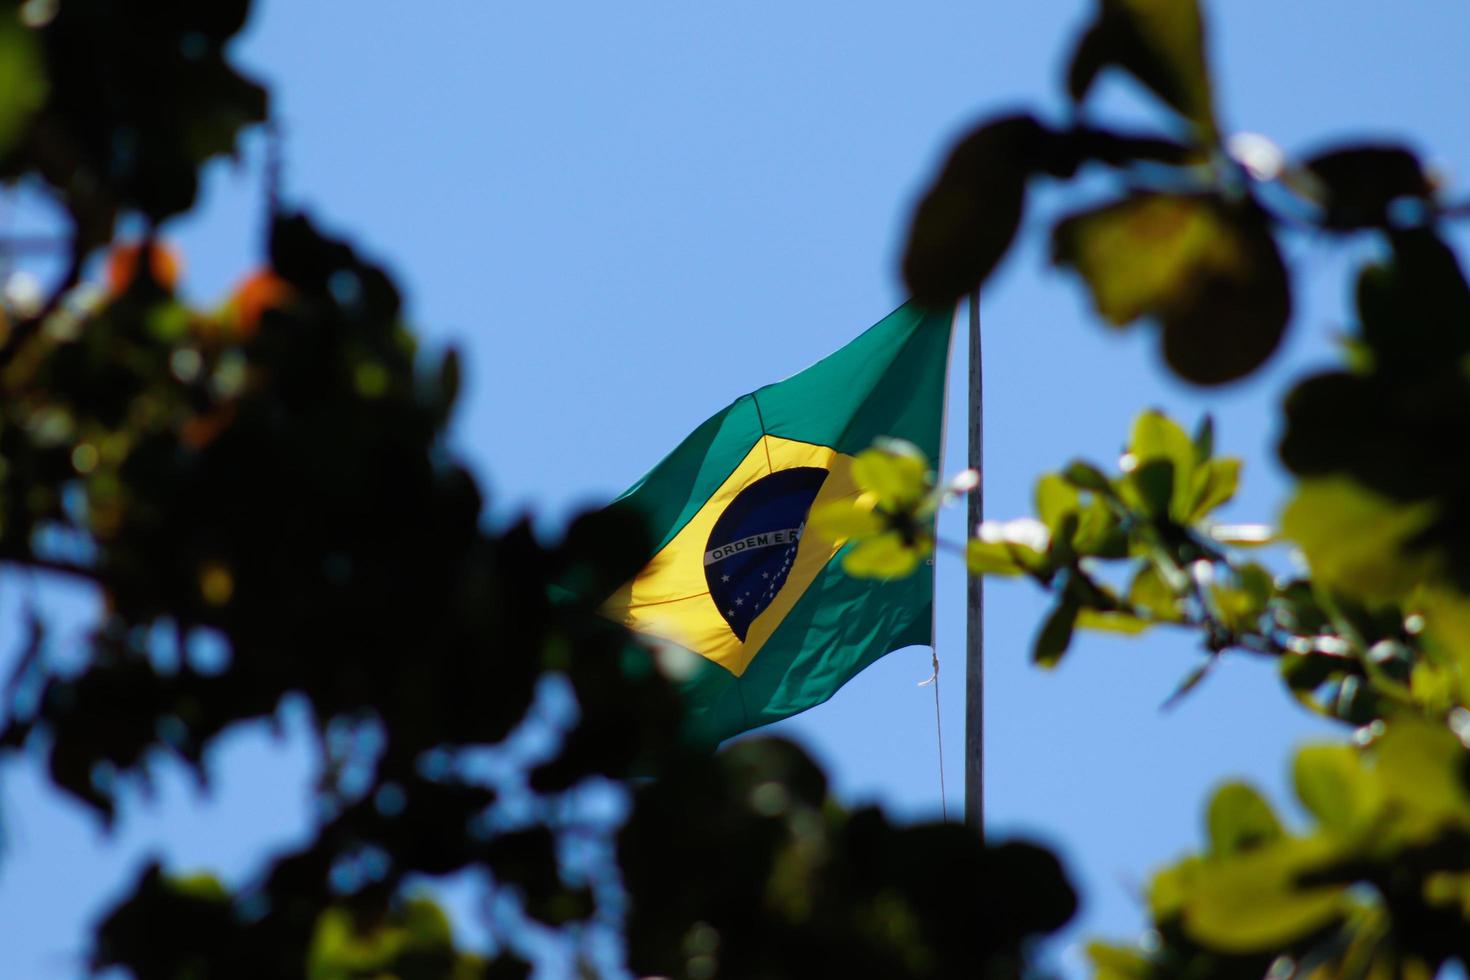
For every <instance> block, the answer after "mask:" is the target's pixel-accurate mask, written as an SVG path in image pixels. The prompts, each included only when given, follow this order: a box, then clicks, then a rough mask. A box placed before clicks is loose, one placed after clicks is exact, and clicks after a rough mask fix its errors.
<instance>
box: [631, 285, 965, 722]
mask: <svg viewBox="0 0 1470 980" xmlns="http://www.w3.org/2000/svg"><path fill="white" fill-rule="evenodd" d="M952 320H953V315H952V313H951V312H949V311H944V312H934V311H928V310H924V309H921V308H919V307H916V306H913V305H909V306H904V307H902V308H900V309H899V310H897V311H896V312H894V313H892V314H891V315H889V316H888V317H886V318H885V319H884V320H882V321H881V322H879V323H878V324H876V325H875V326H873V327H871V328H870V329H868V330H867V331H866V332H865V333H863V334H862V335H861V336H859V337H858V338H857V339H856V340H854V341H853V342H852V343H850V344H848V345H847V346H846V347H844V348H842V349H841V350H839V351H837V352H836V353H835V354H832V355H831V356H829V357H826V358H824V359H823V360H821V361H819V362H817V363H816V364H814V365H812V366H811V367H809V368H807V369H806V370H805V371H802V372H801V373H800V374H797V375H795V376H794V377H791V378H788V379H786V380H785V381H780V382H777V383H776V384H772V385H767V386H766V387H764V388H761V389H759V390H757V391H753V392H751V393H750V394H748V395H744V396H742V397H741V398H738V399H736V401H735V402H734V403H733V404H732V405H730V406H729V407H728V408H726V409H724V410H723V411H721V412H719V413H717V414H716V415H715V416H714V417H712V418H710V419H708V420H707V421H706V422H705V423H704V424H703V425H701V426H700V427H699V428H697V429H695V430H694V432H693V434H691V435H690V436H689V438H687V439H685V440H684V442H683V443H681V444H680V445H679V447H678V448H676V449H675V450H674V451H673V452H671V453H670V454H669V455H668V456H667V457H666V458H665V459H664V460H663V461H662V462H661V463H659V464H658V465H657V466H655V467H654V468H653V469H652V470H651V471H650V472H649V473H648V475H646V476H645V477H643V479H641V480H639V481H638V482H637V483H636V484H635V485H634V486H633V487H632V488H630V489H629V490H628V491H627V492H626V493H624V494H623V495H622V496H621V497H619V498H618V500H617V501H616V502H615V503H614V506H620V507H629V508H632V509H634V510H635V511H637V512H638V513H639V514H640V515H641V516H642V517H643V518H644V520H645V521H646V522H647V523H648V526H649V527H650V528H652V530H653V534H654V537H655V538H656V539H657V541H658V544H657V547H656V549H655V552H654V554H653V557H652V560H650V561H649V562H648V564H647V565H646V566H645V567H644V568H643V570H642V571H640V572H639V573H638V574H637V575H636V576H635V577H634V578H633V579H632V580H631V581H629V582H628V583H626V584H625V585H624V586H623V587H622V588H621V589H619V590H618V592H617V593H616V594H615V595H614V596H613V597H612V598H611V599H609V600H608V601H607V603H606V604H605V605H604V606H603V611H604V613H605V614H606V615H608V616H609V617H611V618H613V619H615V620H617V621H619V622H621V623H623V624H624V625H626V626H627V627H628V628H629V629H631V630H633V631H634V632H636V633H639V634H643V635H644V636H645V637H648V638H651V639H652V640H653V641H654V643H653V645H655V646H662V647H665V648H668V647H670V646H672V647H674V648H675V649H676V650H677V649H678V648H682V649H683V650H684V651H688V652H689V653H693V654H695V655H697V656H695V657H680V658H678V659H680V660H683V661H687V663H688V664H689V665H691V670H690V671H689V672H688V677H687V680H686V681H685V684H684V687H685V694H686V697H687V700H688V703H689V705H690V709H691V724H692V729H693V734H694V735H695V737H697V738H701V739H709V740H718V739H724V738H728V737H729V736H731V735H734V734H736V733H738V732H743V731H746V730H747V729H751V728H755V727H757V726H759V725H764V724H768V723H769V722H773V721H778V720H780V719H782V718H786V717H788V716H790V715H794V714H796V713H797V712H799V711H804V710H806V709H807V708H810V707H812V706H814V705H817V704H821V703H822V702H823V701H825V700H827V699H828V698H830V697H831V696H832V695H833V694H834V693H835V692H836V691H837V689H838V688H839V687H841V686H842V685H843V684H845V683H846V682H847V681H848V680H849V679H851V678H852V677H853V676H854V675H856V674H857V673H858V671H860V670H862V669H863V668H864V667H866V666H868V665H869V664H870V663H872V662H873V661H875V660H877V659H878V658H879V657H881V656H883V655H884V654H885V653H888V652H890V651H892V650H896V649H898V648H900V647H905V646H911V645H916V644H929V643H931V642H932V640H933V637H932V608H933V602H934V581H933V575H932V574H922V573H920V574H914V575H911V576H907V577H904V578H901V579H894V580H891V581H886V580H876V579H859V578H852V577H849V576H848V575H847V574H845V573H844V572H843V570H842V563H841V560H840V558H839V555H840V553H841V551H842V549H843V546H844V544H845V542H844V541H842V540H828V539H823V538H822V537H820V536H819V535H817V534H810V535H808V534H806V533H805V531H806V523H807V515H808V514H809V513H810V512H811V510H812V508H813V507H819V506H821V505H823V504H827V503H830V502H834V501H839V500H842V499H843V498H850V497H854V496H856V495H857V494H858V493H859V490H858V487H857V486H856V485H855V483H854V481H853V478H852V463H853V458H854V457H855V456H856V455H857V454H858V453H859V452H861V451H862V450H864V449H867V448H869V447H870V446H871V445H872V443H873V441H874V440H875V439H878V438H881V437H890V438H896V439H904V440H907V441H909V442H912V443H913V444H915V445H916V446H918V447H919V448H920V449H922V450H923V451H924V453H925V454H926V455H927V456H928V458H929V459H931V460H937V459H938V458H939V448H940V436H941V434H940V429H941V422H942V417H943V400H944V379H945V365H946V362H947V360H948V354H949V341H950V330H951V326H952Z"/></svg>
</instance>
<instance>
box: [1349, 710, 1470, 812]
mask: <svg viewBox="0 0 1470 980" xmlns="http://www.w3.org/2000/svg"><path fill="white" fill-rule="evenodd" d="M1373 759H1374V766H1373V768H1374V771H1375V772H1376V773H1377V775H1378V782H1379V784H1380V785H1381V786H1382V787H1383V790H1384V792H1385V793H1386V794H1387V796H1388V798H1389V799H1390V800H1391V801H1393V802H1395V803H1397V804H1399V806H1400V808H1401V819H1402V821H1403V823H1404V824H1405V825H1406V826H1405V831H1406V833H1408V834H1410V835H1413V836H1418V835H1428V834H1430V833H1432V832H1434V831H1436V830H1438V829H1439V828H1441V827H1443V826H1444V825H1446V824H1449V825H1455V826H1459V827H1464V828H1470V787H1467V786H1466V783H1465V779H1464V773H1465V771H1466V767H1467V765H1470V755H1467V752H1466V749H1465V747H1464V746H1463V745H1462V744H1460V741H1459V739H1457V738H1456V737H1455V736H1454V735H1453V734H1452V733H1451V732H1450V731H1449V730H1448V729H1446V728H1444V727H1443V726H1441V725H1431V724H1429V723H1428V722H1425V721H1420V720H1418V719H1413V718H1402V719H1396V720H1395V721H1394V722H1393V723H1392V724H1390V725H1389V726H1388V731H1387V732H1386V733H1385V734H1384V736H1383V737H1382V738H1381V739H1379V741H1378V742H1377V743H1376V744H1375V745H1374V747H1373Z"/></svg>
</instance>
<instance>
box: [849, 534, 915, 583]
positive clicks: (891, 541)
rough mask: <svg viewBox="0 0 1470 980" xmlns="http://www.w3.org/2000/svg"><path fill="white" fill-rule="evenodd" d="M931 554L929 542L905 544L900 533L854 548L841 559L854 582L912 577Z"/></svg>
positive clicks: (873, 538)
mask: <svg viewBox="0 0 1470 980" xmlns="http://www.w3.org/2000/svg"><path fill="white" fill-rule="evenodd" d="M932 550H933V543H932V542H930V541H927V540H920V541H917V542H915V543H914V544H905V543H904V540H903V538H902V537H901V536H900V535H899V534H898V533H897V532H895V531H888V532H885V533H883V534H880V535H877V536H876V537H871V538H866V539H864V540H862V541H859V542H858V543H857V544H855V545H853V546H852V549H851V550H850V551H848V552H847V554H846V555H845V556H844V557H843V559H842V568H843V570H844V571H845V572H847V574H849V575H851V576H853V577H854V578H902V577H903V576H905V575H909V574H912V573H913V571H914V569H915V568H918V567H919V562H920V561H922V560H923V559H924V558H926V557H928V555H929V553H930V552H931V551H932Z"/></svg>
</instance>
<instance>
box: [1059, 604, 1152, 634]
mask: <svg viewBox="0 0 1470 980" xmlns="http://www.w3.org/2000/svg"><path fill="white" fill-rule="evenodd" d="M1154 625H1155V624H1154V623H1151V622H1149V621H1148V620H1146V619H1139V618H1138V617H1137V616H1134V615H1133V614H1132V613H1126V612H1107V611H1102V610H1097V609H1083V610H1082V611H1081V612H1079V613H1078V614H1077V626H1078V627H1079V628H1081V629H1087V630H1098V631H1099V632H1103V633H1122V634H1124V635H1125V636H1137V635H1138V634H1139V633H1142V632H1144V631H1145V630H1149V629H1152V628H1153V626H1154Z"/></svg>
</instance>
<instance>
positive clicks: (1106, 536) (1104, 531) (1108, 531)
mask: <svg viewBox="0 0 1470 980" xmlns="http://www.w3.org/2000/svg"><path fill="white" fill-rule="evenodd" d="M1073 545H1074V546H1075V547H1076V549H1077V553H1078V554H1080V555H1091V556H1095V557H1098V558H1126V557H1128V535H1127V533H1126V532H1124V530H1123V525H1122V523H1121V522H1120V521H1119V519H1118V515H1117V514H1115V513H1114V512H1113V508H1112V507H1109V506H1108V505H1107V503H1106V502H1105V501H1104V500H1103V499H1102V498H1101V497H1094V498H1093V499H1092V501H1091V502H1090V503H1089V504H1088V505H1087V506H1086V507H1084V508H1082V511H1081V513H1080V514H1079V515H1078V519H1077V533H1076V534H1075V535H1073Z"/></svg>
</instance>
